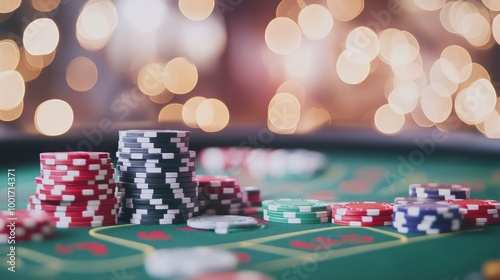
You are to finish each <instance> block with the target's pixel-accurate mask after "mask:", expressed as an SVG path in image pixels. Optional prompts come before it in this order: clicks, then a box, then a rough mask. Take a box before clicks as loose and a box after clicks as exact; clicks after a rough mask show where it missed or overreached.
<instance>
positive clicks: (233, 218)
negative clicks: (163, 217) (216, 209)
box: [187, 215, 264, 234]
mask: <svg viewBox="0 0 500 280" xmlns="http://www.w3.org/2000/svg"><path fill="white" fill-rule="evenodd" d="M187 225H188V226H189V227H192V228H194V229H201V230H213V231H214V232H215V233H217V234H227V233H234V232H242V231H249V230H254V229H260V228H263V227H264V226H263V225H262V224H260V223H259V222H258V221H257V220H256V219H255V218H252V217H246V216H237V215H214V216H200V217H194V218H191V219H189V220H188V221H187Z"/></svg>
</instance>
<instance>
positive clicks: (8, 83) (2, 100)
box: [0, 70, 25, 110]
mask: <svg viewBox="0 0 500 280" xmlns="http://www.w3.org/2000/svg"><path fill="white" fill-rule="evenodd" d="M0 89H1V90H0V109H1V110H10V109H13V108H15V107H17V106H18V105H19V104H21V102H22V101H23V98H24V91H25V86H24V80H23V76H21V74H20V73H19V72H17V71H14V70H9V71H3V72H0Z"/></svg>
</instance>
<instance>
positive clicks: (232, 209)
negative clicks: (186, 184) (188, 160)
mask: <svg viewBox="0 0 500 280" xmlns="http://www.w3.org/2000/svg"><path fill="white" fill-rule="evenodd" d="M196 179H197V181H198V183H199V187H198V198H199V201H200V207H201V210H202V213H204V214H206V215H249V214H255V213H256V210H255V208H253V207H251V206H249V205H248V203H247V201H246V200H245V197H244V194H243V191H242V188H241V187H240V185H239V183H238V180H237V179H236V178H235V177H231V176H222V175H216V176H214V175H200V176H198V177H197V178H196Z"/></svg>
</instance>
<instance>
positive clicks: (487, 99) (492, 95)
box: [455, 79, 497, 124]
mask: <svg viewBox="0 0 500 280" xmlns="http://www.w3.org/2000/svg"><path fill="white" fill-rule="evenodd" d="M496 100H497V96H496V92H495V88H494V87H493V85H492V84H491V82H490V81H488V80H487V79H479V80H476V81H475V82H473V83H472V84H471V85H470V87H468V88H465V89H463V90H461V91H460V92H459V93H458V94H457V96H456V98H455V112H456V113H457V115H458V117H459V118H460V119H461V120H462V121H463V122H465V123H467V124H478V123H481V122H483V121H485V120H486V119H487V117H488V115H489V114H490V113H491V112H492V111H493V110H494V108H495V105H496Z"/></svg>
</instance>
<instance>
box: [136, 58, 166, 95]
mask: <svg viewBox="0 0 500 280" xmlns="http://www.w3.org/2000/svg"><path fill="white" fill-rule="evenodd" d="M164 70H165V65H163V64H160V63H151V64H147V65H145V66H144V67H142V68H141V70H140V71H139V74H138V75H137V86H138V87H139V89H140V90H141V92H142V93H144V94H146V95H149V96H155V95H159V94H160V93H162V92H163V91H165V89H166V88H165V84H164V83H163V71H164Z"/></svg>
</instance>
